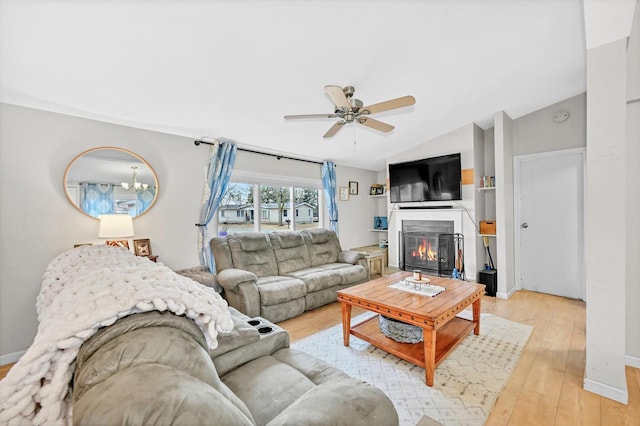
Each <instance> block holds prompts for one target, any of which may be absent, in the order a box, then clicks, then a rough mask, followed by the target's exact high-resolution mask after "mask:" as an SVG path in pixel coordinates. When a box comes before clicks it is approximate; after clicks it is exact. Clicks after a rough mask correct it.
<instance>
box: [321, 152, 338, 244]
mask: <svg viewBox="0 0 640 426" xmlns="http://www.w3.org/2000/svg"><path fill="white" fill-rule="evenodd" d="M322 187H323V188H324V197H325V200H326V201H327V211H328V212H329V220H330V221H331V230H332V231H335V232H336V233H338V204H337V203H336V192H337V191H336V169H335V166H334V164H333V163H332V162H331V161H325V162H324V163H322Z"/></svg>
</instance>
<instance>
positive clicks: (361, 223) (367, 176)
mask: <svg viewBox="0 0 640 426" xmlns="http://www.w3.org/2000/svg"><path fill="white" fill-rule="evenodd" d="M336 181H337V184H338V187H341V186H346V187H348V186H349V181H355V182H358V195H349V200H348V201H340V199H339V198H340V197H339V195H338V197H337V198H338V226H339V233H340V245H341V246H342V249H343V250H345V249H350V248H354V247H362V246H368V245H371V244H377V243H378V238H380V237H381V235H379V233H377V232H371V231H370V229H372V228H373V216H375V215H377V214H378V198H371V197H369V189H370V188H371V185H372V184H374V183H382V182H379V181H378V173H377V172H374V171H370V170H363V169H356V168H353V167H346V166H340V165H338V166H336Z"/></svg>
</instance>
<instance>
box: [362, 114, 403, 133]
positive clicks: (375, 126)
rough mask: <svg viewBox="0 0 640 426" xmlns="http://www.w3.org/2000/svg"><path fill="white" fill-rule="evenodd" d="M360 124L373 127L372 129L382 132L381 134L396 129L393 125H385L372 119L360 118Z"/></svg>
mask: <svg viewBox="0 0 640 426" xmlns="http://www.w3.org/2000/svg"><path fill="white" fill-rule="evenodd" d="M358 123H360V124H362V125H364V126H367V127H371V128H372V129H376V130H380V131H381V132H385V133H387V132H390V131H392V130H393V129H395V127H394V126H392V125H391V124H387V123H383V122H382V121H378V120H375V119H373V118H371V117H359V118H358Z"/></svg>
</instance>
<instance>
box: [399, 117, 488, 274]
mask: <svg viewBox="0 0 640 426" xmlns="http://www.w3.org/2000/svg"><path fill="white" fill-rule="evenodd" d="M479 135H480V136H482V130H481V129H480V128H478V126H476V125H475V124H473V123H472V124H468V125H466V126H464V127H462V128H460V129H457V130H455V131H453V132H450V133H447V134H446V135H443V136H440V137H438V138H436V139H432V140H430V141H427V142H424V143H422V144H420V145H417V146H415V147H414V148H412V149H410V150H407V151H404V152H401V153H399V154H396V155H394V156H392V157H390V158H388V159H387V164H392V163H399V162H403V161H411V160H418V159H421V158H427V157H436V156H439V155H446V154H454V153H460V154H461V158H460V161H461V164H462V169H473V168H474V143H475V139H476V137H477V136H478V137H479ZM475 195H476V191H475V188H474V185H462V200H461V201H458V202H451V201H425V202H422V203H397V204H389V205H388V209H389V214H388V215H387V216H388V217H389V265H390V266H398V231H399V229H397V228H396V227H395V223H394V222H395V221H394V220H392V219H393V215H394V214H395V212H396V211H397V210H398V209H399V207H400V206H401V205H407V206H453V207H454V208H460V207H463V208H464V209H466V210H467V212H468V213H469V215H467V214H466V213H465V214H464V215H463V224H462V226H463V234H464V251H465V252H464V261H465V271H466V274H467V279H472V280H475V279H476V275H477V264H476V261H477V259H476V239H477V238H478V237H477V230H476V224H477V220H476V212H475V201H474V199H475ZM426 211H428V210H426ZM469 216H471V218H473V221H472V220H471V219H470V218H469ZM474 222H475V223H474Z"/></svg>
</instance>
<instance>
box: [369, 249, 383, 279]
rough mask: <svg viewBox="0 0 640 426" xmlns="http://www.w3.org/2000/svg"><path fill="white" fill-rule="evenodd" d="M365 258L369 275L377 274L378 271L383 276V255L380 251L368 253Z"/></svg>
mask: <svg viewBox="0 0 640 426" xmlns="http://www.w3.org/2000/svg"><path fill="white" fill-rule="evenodd" d="M365 259H367V266H368V267H369V275H374V274H377V273H378V271H379V273H380V276H381V277H384V262H383V260H384V255H382V254H381V253H374V254H368V255H366V256H365Z"/></svg>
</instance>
